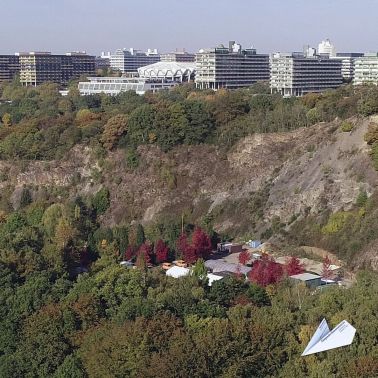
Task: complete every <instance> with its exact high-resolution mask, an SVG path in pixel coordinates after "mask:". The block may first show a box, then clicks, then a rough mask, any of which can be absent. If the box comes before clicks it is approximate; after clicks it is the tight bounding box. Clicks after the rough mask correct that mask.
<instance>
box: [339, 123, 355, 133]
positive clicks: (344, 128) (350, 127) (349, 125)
mask: <svg viewBox="0 0 378 378" xmlns="http://www.w3.org/2000/svg"><path fill="white" fill-rule="evenodd" d="M340 130H341V131H342V132H344V133H349V132H350V131H352V130H353V125H352V123H351V122H347V121H345V122H343V123H342V124H341V126H340Z"/></svg>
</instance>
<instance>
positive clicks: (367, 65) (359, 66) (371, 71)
mask: <svg viewBox="0 0 378 378" xmlns="http://www.w3.org/2000/svg"><path fill="white" fill-rule="evenodd" d="M354 65H355V67H354V80H353V84H356V85H359V84H365V83H367V84H369V83H371V84H376V85H377V84H378V53H374V54H365V55H364V56H362V57H360V58H356V60H355V62H354Z"/></svg>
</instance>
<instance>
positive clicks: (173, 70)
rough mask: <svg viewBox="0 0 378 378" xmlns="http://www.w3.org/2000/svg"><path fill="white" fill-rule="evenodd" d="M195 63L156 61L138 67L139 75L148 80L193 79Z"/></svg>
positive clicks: (181, 80)
mask: <svg viewBox="0 0 378 378" xmlns="http://www.w3.org/2000/svg"><path fill="white" fill-rule="evenodd" d="M195 70H196V65H195V63H190V62H157V63H154V64H150V65H148V66H144V67H141V68H138V74H139V77H141V78H144V79H149V80H163V81H175V82H180V83H182V82H188V81H191V80H193V79H194V74H195Z"/></svg>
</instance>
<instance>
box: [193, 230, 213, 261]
mask: <svg viewBox="0 0 378 378" xmlns="http://www.w3.org/2000/svg"><path fill="white" fill-rule="evenodd" d="M192 246H193V248H194V251H195V254H196V255H197V258H200V257H202V258H203V259H207V258H209V256H210V253H211V250H212V246H211V239H210V237H209V235H207V234H206V232H205V231H203V230H202V229H201V228H199V227H196V228H195V229H194V232H193V235H192Z"/></svg>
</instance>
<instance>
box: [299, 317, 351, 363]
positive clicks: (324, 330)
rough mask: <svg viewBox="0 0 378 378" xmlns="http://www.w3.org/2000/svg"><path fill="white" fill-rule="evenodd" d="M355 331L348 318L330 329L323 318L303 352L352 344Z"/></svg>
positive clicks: (315, 351)
mask: <svg viewBox="0 0 378 378" xmlns="http://www.w3.org/2000/svg"><path fill="white" fill-rule="evenodd" d="M355 333H356V329H355V328H354V327H353V326H352V325H350V324H349V323H348V322H347V321H346V320H343V321H342V322H341V323H339V324H338V325H337V326H336V327H335V328H334V329H333V330H332V331H330V330H329V327H328V324H327V321H326V320H325V319H323V320H322V322H321V323H320V325H319V327H318V329H317V330H316V332H315V333H314V336H312V338H311V340H310V342H309V343H308V345H307V347H306V349H305V350H304V352H303V353H302V356H308V355H309V354H314V353H319V352H324V351H326V350H330V349H335V348H340V347H342V346H345V345H350V344H352V341H353V339H354V335H355Z"/></svg>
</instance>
